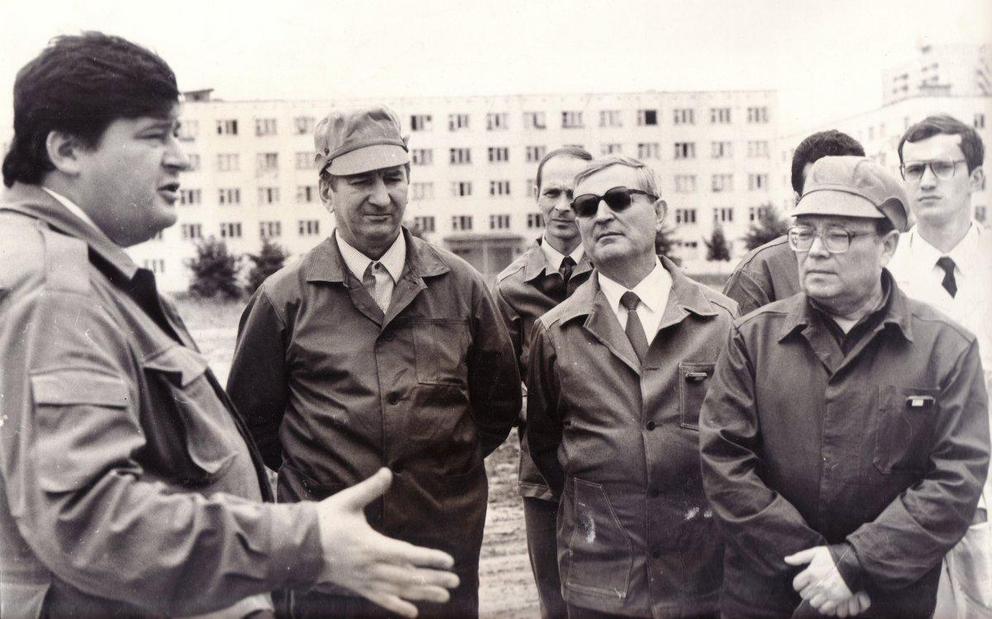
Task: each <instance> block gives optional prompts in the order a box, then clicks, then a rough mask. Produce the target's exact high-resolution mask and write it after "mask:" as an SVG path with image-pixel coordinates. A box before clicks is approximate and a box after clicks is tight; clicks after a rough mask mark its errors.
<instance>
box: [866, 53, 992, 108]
mask: <svg viewBox="0 0 992 619" xmlns="http://www.w3.org/2000/svg"><path fill="white" fill-rule="evenodd" d="M917 51H918V54H917V55H916V57H915V58H913V59H912V60H911V61H909V62H907V63H905V64H902V65H900V66H897V67H894V68H892V69H889V70H887V71H885V72H884V73H883V75H882V103H883V104H884V105H888V104H890V103H895V102H897V101H901V100H903V99H909V98H912V97H921V96H922V97H928V96H956V97H988V96H992V46H990V45H977V46H976V45H967V44H955V45H930V44H924V45H921V46H920V47H919V48H918V50H917Z"/></svg>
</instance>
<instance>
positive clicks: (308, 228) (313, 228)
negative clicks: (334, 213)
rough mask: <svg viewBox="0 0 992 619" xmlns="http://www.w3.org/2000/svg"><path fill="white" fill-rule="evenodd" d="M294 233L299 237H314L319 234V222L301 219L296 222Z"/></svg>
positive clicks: (317, 220)
mask: <svg viewBox="0 0 992 619" xmlns="http://www.w3.org/2000/svg"><path fill="white" fill-rule="evenodd" d="M296 232H297V234H299V235H300V236H316V235H318V234H320V220H319V219H301V220H299V221H298V222H296Z"/></svg>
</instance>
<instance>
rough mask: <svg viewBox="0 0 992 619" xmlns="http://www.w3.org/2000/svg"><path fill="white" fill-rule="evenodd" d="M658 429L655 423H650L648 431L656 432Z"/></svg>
mask: <svg viewBox="0 0 992 619" xmlns="http://www.w3.org/2000/svg"><path fill="white" fill-rule="evenodd" d="M657 427H658V426H657V425H656V424H655V422H653V421H649V422H648V430H654V429H655V428H657Z"/></svg>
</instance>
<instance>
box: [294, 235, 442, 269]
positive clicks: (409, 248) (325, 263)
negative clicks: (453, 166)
mask: <svg viewBox="0 0 992 619" xmlns="http://www.w3.org/2000/svg"><path fill="white" fill-rule="evenodd" d="M401 234H402V235H403V239H404V240H405V241H406V264H405V265H404V266H403V274H404V276H410V277H413V278H416V279H421V278H424V277H435V276H437V275H441V274H443V273H447V272H448V271H450V270H451V268H450V267H449V266H448V264H447V263H446V262H445V261H444V258H443V257H442V256H441V254H440V253H438V251H437V250H436V249H435V248H434V247H432V246H431V245H430V244H429V243H426V242H425V241H422V240H420V239H418V238H415V237H414V236H413V235H412V234H410V231H409V230H407V228H406V226H403V227H402V228H401ZM317 247H319V248H320V249H319V250H318V251H315V252H313V254H312V256H313V260H312V261H311V263H310V265H309V268H308V269H307V272H306V278H307V281H308V282H337V283H341V282H344V281H346V280H347V277H348V276H347V272H348V267H347V265H346V264H345V263H344V258H342V257H341V252H340V251H339V250H338V246H337V243H336V242H335V240H334V236H333V235H332V236H329V237H327V238H326V239H324V241H323V242H322V243H321V244H320V245H318V246H317Z"/></svg>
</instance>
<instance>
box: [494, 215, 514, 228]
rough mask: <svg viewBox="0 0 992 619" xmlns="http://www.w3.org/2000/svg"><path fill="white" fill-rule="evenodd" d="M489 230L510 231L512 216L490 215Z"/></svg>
mask: <svg viewBox="0 0 992 619" xmlns="http://www.w3.org/2000/svg"><path fill="white" fill-rule="evenodd" d="M489 229H490V230H509V229H510V216H509V215H490V216H489Z"/></svg>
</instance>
